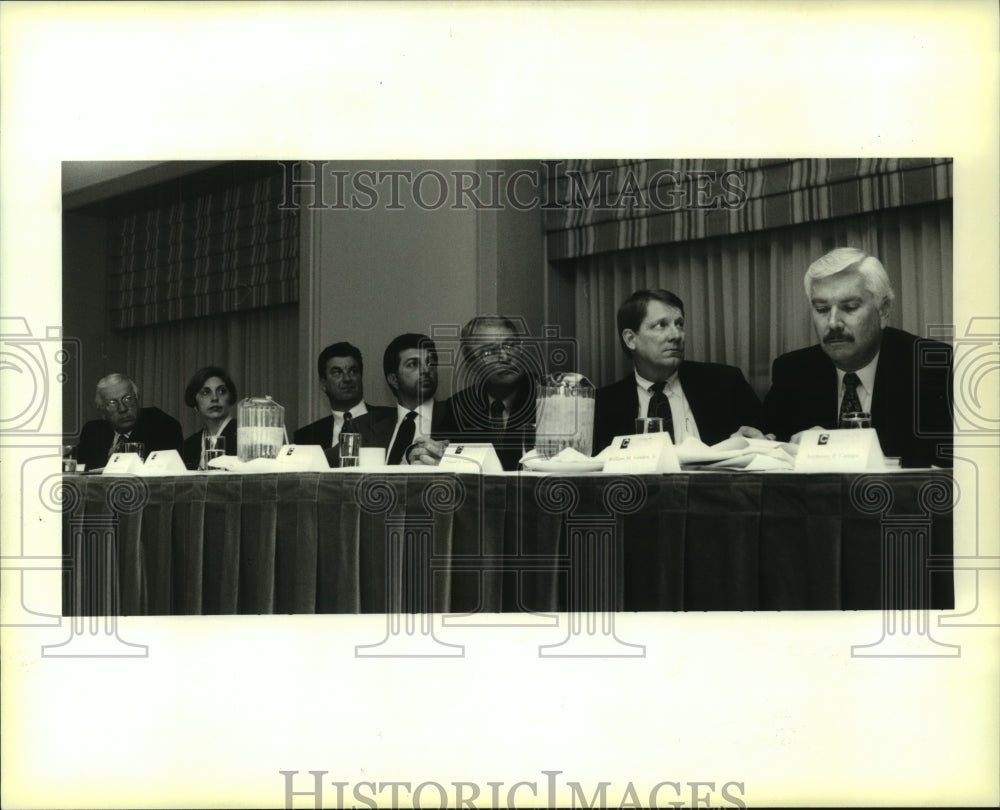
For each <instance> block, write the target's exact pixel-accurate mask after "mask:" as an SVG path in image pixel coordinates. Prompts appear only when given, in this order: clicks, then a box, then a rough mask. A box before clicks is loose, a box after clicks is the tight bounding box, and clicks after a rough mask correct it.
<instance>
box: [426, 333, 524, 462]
mask: <svg viewBox="0 0 1000 810" xmlns="http://www.w3.org/2000/svg"><path fill="white" fill-rule="evenodd" d="M525 332H526V329H525V328H524V325H523V323H518V322H517V321H515V320H514V319H513V318H508V317H506V316H503V315H477V316H476V317H474V318H472V319H471V320H470V321H469V322H468V323H467V324H465V326H464V327H462V331H461V342H462V349H461V362H460V363H459V365H458V367H457V368H456V369H455V378H454V384H455V388H456V389H458V390H457V391H456V392H455V393H454V394H453V395H452V396H451V397H450V398H449V399H447V400H445V402H444V403H443V404H444V405H445V406H446V407H448V408H449V409H450V418H451V420H452V422H453V430H452V431H450V432H447V431H442V433H441V437H442V438H445V439H449V440H451V441H456V442H469V443H487V442H488V443H490V444H492V445H493V447H494V449H495V450H496V452H497V457H498V458H499V459H500V463H501V464H502V465H503V468H504V469H505V470H516V469H517V464H518V461H519V460H520V458H521V456H522V455H524V453H525V451H526V450H528V449H531V447H533V446H534V440H535V436H534V422H535V389H536V379H535V378H536V376H537V373H538V365H539V362H538V360H537V358H536V359H535V361H534V362H532V358H531V357H530V356H529V353H528V352H527V351H525V347H524V342H523V337H524V334H525ZM443 448H444V445H443V444H442V443H441V442H433V441H422V442H418V443H417V445H416V447H415V448H414V449H413V450H412V452H410V453H409V454H408V458H409V461H410V463H423V464H436V463H437V461H438V460H439V459H440V454H441V452H443Z"/></svg>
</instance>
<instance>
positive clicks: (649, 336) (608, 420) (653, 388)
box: [594, 290, 761, 454]
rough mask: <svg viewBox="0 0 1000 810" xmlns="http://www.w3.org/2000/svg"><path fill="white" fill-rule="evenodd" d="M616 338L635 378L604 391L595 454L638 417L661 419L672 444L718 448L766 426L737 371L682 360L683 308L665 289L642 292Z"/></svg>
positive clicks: (621, 314)
mask: <svg viewBox="0 0 1000 810" xmlns="http://www.w3.org/2000/svg"><path fill="white" fill-rule="evenodd" d="M617 325H618V339H619V342H620V343H621V346H622V349H623V350H624V351H625V353H626V354H627V355H628V356H629V358H630V359H631V360H632V366H633V369H634V370H633V373H632V374H630V375H629V376H628V377H626V378H624V379H622V380H619V381H618V382H616V383H613V384H611V385H608V386H605V387H604V388H600V389H598V391H597V394H596V401H595V409H594V453H595V454H596V453H599V452H600V451H601V450H603V449H604V448H605V447H607V446H608V445H609V444H610V443H611V440H612V439H614V437H615V436H627V435H630V434H632V433H634V432H635V420H636V418H638V417H645V416H658V417H660V418H662V419H663V420H664V425H665V428H666V430H667V432H669V433H670V434H671V436H672V437H673V441H674V444H679V443H680V442H682V441H684V440H685V439H686V438H694V439H700V440H701V441H703V442H704V443H705V444H709V445H712V444H715V443H716V442H719V441H722V440H723V439H725V438H728V437H729V436H731V435H732V434H733V433H736V432H737V431H746V430H749V429H750V428H753V429H754V431H753V432H758V431H757V428H759V426H760V424H761V408H760V400H758V399H757V395H756V394H754V392H753V389H752V388H751V387H750V385H749V383H747V381H746V378H744V376H743V373H742V372H741V371H740V370H739V369H737V368H733V367H732V366H725V365H720V364H718V363H699V362H694V361H691V360H685V359H684V349H685V347H684V303H683V301H681V299H680V298H678V297H677V296H676V295H674V294H673V293H672V292H670V291H668V290H638V291H637V292H634V293H632V295H631V296H629V298H628V299H627V300H626V301H625V302H624V303H623V304H622V305H621V307H619V309H618V317H617Z"/></svg>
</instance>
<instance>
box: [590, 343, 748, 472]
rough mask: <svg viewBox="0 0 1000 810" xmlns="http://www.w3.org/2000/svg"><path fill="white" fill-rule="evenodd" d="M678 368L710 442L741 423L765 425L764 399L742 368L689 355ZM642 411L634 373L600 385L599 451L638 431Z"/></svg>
mask: <svg viewBox="0 0 1000 810" xmlns="http://www.w3.org/2000/svg"><path fill="white" fill-rule="evenodd" d="M677 373H678V375H679V377H680V383H681V387H682V388H683V389H684V396H685V398H686V399H687V401H688V405H689V406H690V407H691V413H692V414H693V415H694V421H695V424H696V425H697V426H698V435H699V436H700V437H701V440H702V441H703V442H704V443H705V444H709V445H711V444H715V443H716V442H720V441H722V440H723V439H726V438H728V437H729V436H731V435H732V434H733V432H734V431H735V430H736V429H737V428H739V427H740V426H741V425H749V426H751V427H756V428H759V427H760V426H761V424H762V417H761V407H760V400H759V399H757V395H756V394H755V393H754V392H753V389H752V388H751V387H750V384H749V383H748V382H747V381H746V378H745V377H744V376H743V372H742V371H740V370H739V369H738V368H735V367H733V366H724V365H721V364H719V363H696V362H694V361H691V360H685V361H684V362H682V363H681V365H680V368H678V369H677ZM638 412H639V392H638V391H637V390H636V384H635V375H634V374H629V375H628V377H626V378H625V379H623V380H619V381H618V382H616V383H612V384H611V385H608V386H605V387H604V388H599V389H598V390H597V394H596V402H595V404H594V453H595V454H596V453H599V452H600V451H601V450H603V449H604V448H605V447H607V446H608V445H609V444H611V440H612V439H613V438H614V437H615V436H628V435H630V434H632V433H635V419H636V415H637V414H638Z"/></svg>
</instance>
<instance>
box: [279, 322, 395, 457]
mask: <svg viewBox="0 0 1000 810" xmlns="http://www.w3.org/2000/svg"><path fill="white" fill-rule="evenodd" d="M316 369H317V371H318V372H319V384H320V388H322V389H323V393H325V394H326V397H327V399H328V400H329V401H330V410H331V414H330V416H326V417H324V418H322V419H318V420H317V421H315V422H312V423H310V424H308V425H306V426H305V427H301V428H299V429H298V430H296V431H295V436H294V439H293V441H294V442H295V444H318V445H320V447H323V448H331V447H336V446H337V442H338V441H339V440H340V434H341V432H342V431H343V430H344V428H345V426H346V427H347V429H348V430H349V431H351V432H356V431H353V429H352V428H351V423H352V422H353V420H354V419H356V418H357V417H359V416H362V415H364V414H366V413H368V412H369V411H375V410H379V411H390V412H391V411H392V408H384V407H380V406H372V407H369V406H368V405H367V404H366V403H365V401H364V380H363V379H362V374H363V373H364V361H363V360H362V359H361V352H360V351H359V350H358V348H357V347H355V346H352V345H351V344H350V343H347V342H346V341H343V342H340V343H334V344H332V345H330V346H327V347H326V348H325V349H323V351H321V352H320V354H319V359H318V360H317V361H316Z"/></svg>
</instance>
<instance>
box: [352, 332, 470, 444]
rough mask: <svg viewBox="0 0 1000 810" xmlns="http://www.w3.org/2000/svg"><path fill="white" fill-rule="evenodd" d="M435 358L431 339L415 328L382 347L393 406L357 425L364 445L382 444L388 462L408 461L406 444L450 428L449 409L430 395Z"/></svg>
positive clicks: (434, 388)
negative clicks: (393, 401) (394, 402)
mask: <svg viewBox="0 0 1000 810" xmlns="http://www.w3.org/2000/svg"><path fill="white" fill-rule="evenodd" d="M437 362H438V355H437V347H436V346H435V345H434V341H433V340H431V339H430V338H429V337H427V335H422V334H419V333H416V332H407V333H406V334H402V335H399V336H398V337H396V338H393V340H392V342H390V343H389V345H388V346H387V347H386V349H385V353H384V354H383V356H382V371H383V373H384V374H385V381H386V383H387V384H388V386H389V387H390V388H391V389H392V393H393V394H394V395H395V397H396V407H395V408H383V409H379V410H378V412H372V413H369V414H368V415H367V416H364V417H362V418H360V419H358V420H357V422H356V423H355V427H356V428H357V431H358V433H360V434H361V445H362V447H381V448H383V449H384V450H385V451H386V463H387V464H405V463H407V459H406V455H405V454H406V451H407V450H408V449H410V448H412V447H414V446H415V445H426V444H427V443H429V442H430V440H431V439H432V436H433V435H435V434H439V433H441V432H442V431H448V430H450V429H451V427H450V426H451V420H450V412H451V411H450V408H449V407H448V405H447V403H444V402H436V401H435V400H434V394H435V393H436V392H437V386H438V370H437Z"/></svg>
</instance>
